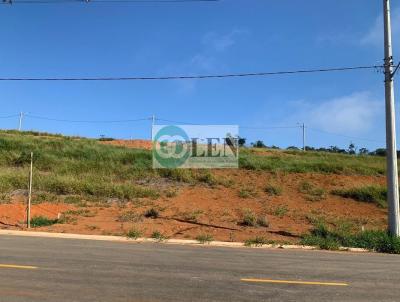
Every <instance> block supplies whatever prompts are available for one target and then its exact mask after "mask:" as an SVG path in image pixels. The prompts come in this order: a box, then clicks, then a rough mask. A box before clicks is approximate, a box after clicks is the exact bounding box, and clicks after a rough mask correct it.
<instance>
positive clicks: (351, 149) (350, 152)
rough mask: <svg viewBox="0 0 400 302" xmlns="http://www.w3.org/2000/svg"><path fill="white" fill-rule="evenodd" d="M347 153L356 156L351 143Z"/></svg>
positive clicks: (354, 147)
mask: <svg viewBox="0 0 400 302" xmlns="http://www.w3.org/2000/svg"><path fill="white" fill-rule="evenodd" d="M348 152H349V154H356V146H355V145H354V144H353V143H350V145H349V150H348Z"/></svg>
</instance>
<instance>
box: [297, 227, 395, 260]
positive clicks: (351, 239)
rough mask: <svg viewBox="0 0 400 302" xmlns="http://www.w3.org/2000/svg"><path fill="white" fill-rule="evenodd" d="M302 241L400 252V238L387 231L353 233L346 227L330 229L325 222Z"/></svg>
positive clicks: (332, 247)
mask: <svg viewBox="0 0 400 302" xmlns="http://www.w3.org/2000/svg"><path fill="white" fill-rule="evenodd" d="M301 243H302V244H305V245H315V246H318V247H320V248H321V249H328V250H337V249H339V247H341V246H343V247H357V248H364V249H368V250H373V251H377V252H381V253H390V254H400V238H398V237H393V236H390V235H389V234H388V232H386V231H373V230H369V231H364V232H357V233H351V232H350V231H349V230H348V229H346V228H345V229H343V228H342V229H334V230H330V229H329V228H328V227H327V226H326V225H325V224H323V223H320V224H318V225H317V226H316V227H315V228H314V229H313V230H312V231H311V233H310V234H308V235H305V236H303V238H302V240H301Z"/></svg>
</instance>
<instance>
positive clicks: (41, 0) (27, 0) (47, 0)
mask: <svg viewBox="0 0 400 302" xmlns="http://www.w3.org/2000/svg"><path fill="white" fill-rule="evenodd" d="M219 1H221V0H56V1H54V0H53V1H51V0H2V2H0V4H4V5H13V4H63V3H87V4H92V3H99V4H101V3H115V4H123V3H191V2H219Z"/></svg>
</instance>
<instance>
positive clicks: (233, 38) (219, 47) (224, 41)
mask: <svg viewBox="0 0 400 302" xmlns="http://www.w3.org/2000/svg"><path fill="white" fill-rule="evenodd" d="M246 33H247V31H245V30H239V29H234V30H232V31H231V32H229V33H227V34H223V35H219V34H217V33H215V32H209V33H207V34H206V35H205V36H204V37H203V44H204V45H205V46H206V47H211V48H212V49H213V50H215V51H217V52H223V51H225V50H227V49H228V48H230V47H231V46H233V45H234V44H235V43H236V42H237V39H238V38H239V37H240V36H241V35H243V34H246Z"/></svg>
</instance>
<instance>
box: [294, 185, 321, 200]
mask: <svg viewBox="0 0 400 302" xmlns="http://www.w3.org/2000/svg"><path fill="white" fill-rule="evenodd" d="M299 192H300V193H303V194H305V195H306V199H308V200H310V201H319V200H322V199H325V198H326V192H325V190H324V189H323V188H319V187H316V186H315V185H314V184H312V183H310V182H308V181H303V182H301V183H300V186H299Z"/></svg>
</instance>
